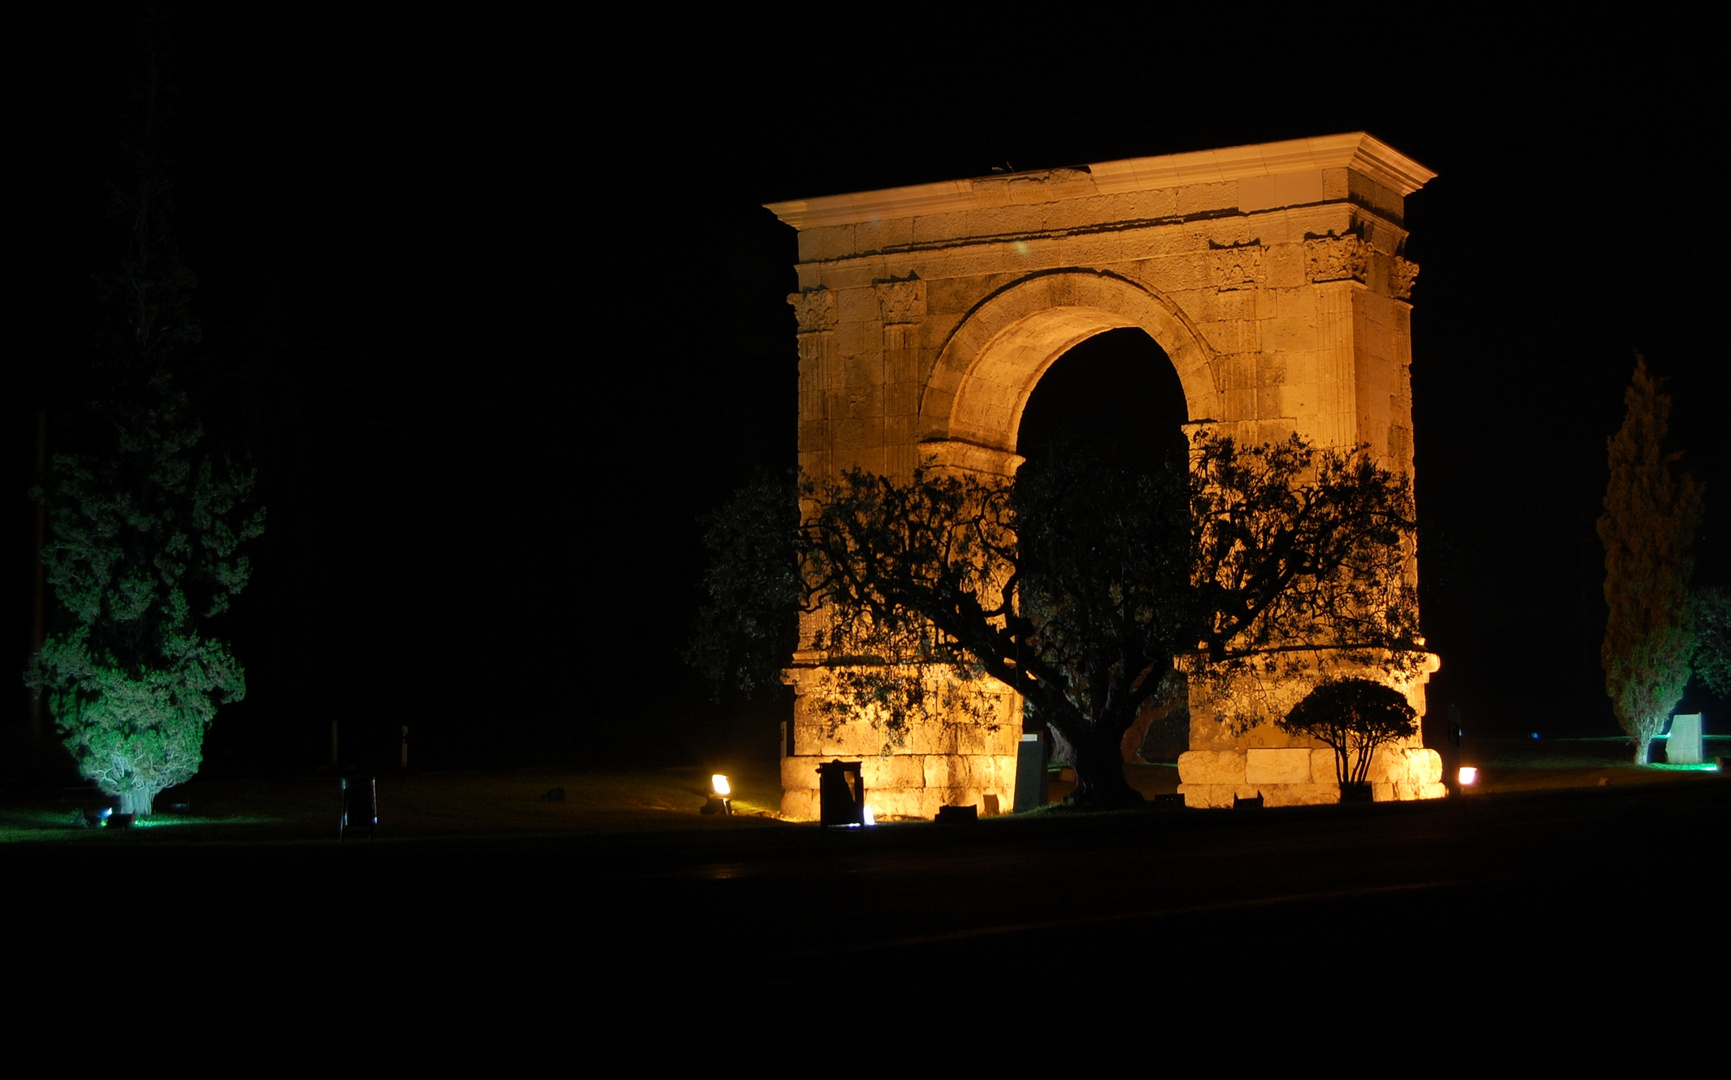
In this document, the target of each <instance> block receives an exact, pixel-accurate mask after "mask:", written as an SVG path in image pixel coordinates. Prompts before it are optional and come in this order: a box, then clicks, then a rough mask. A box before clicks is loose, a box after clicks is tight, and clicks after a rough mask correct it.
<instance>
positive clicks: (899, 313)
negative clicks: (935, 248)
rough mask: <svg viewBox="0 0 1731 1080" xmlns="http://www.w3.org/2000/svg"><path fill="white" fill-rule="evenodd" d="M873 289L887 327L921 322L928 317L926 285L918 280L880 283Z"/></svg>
mask: <svg viewBox="0 0 1731 1080" xmlns="http://www.w3.org/2000/svg"><path fill="white" fill-rule="evenodd" d="M872 288H873V290H874V291H875V292H876V293H877V298H878V311H879V312H881V313H882V315H883V323H884V325H885V326H899V325H901V324H903V323H914V322H919V321H920V320H921V319H923V318H925V317H926V283H925V282H923V281H921V280H919V279H918V278H910V279H909V280H907V281H880V282H878V283H877V284H876V285H874V286H872Z"/></svg>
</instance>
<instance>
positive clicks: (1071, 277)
mask: <svg viewBox="0 0 1731 1080" xmlns="http://www.w3.org/2000/svg"><path fill="white" fill-rule="evenodd" d="M1433 175H1434V174H1433V173H1432V172H1430V170H1428V169H1426V168H1424V167H1423V166H1421V165H1419V164H1418V163H1417V162H1414V161H1413V160H1411V159H1410V158H1407V157H1405V156H1404V155H1402V154H1400V153H1399V152H1398V151H1396V150H1394V149H1393V148H1392V147H1389V146H1388V145H1386V144H1385V143H1382V142H1380V141H1378V140H1377V139H1374V138H1372V137H1371V136H1369V135H1366V134H1364V133H1362V132H1358V133H1353V134H1347V135H1331V136H1325V137H1321V138H1314V139H1300V140H1294V141H1291V142H1278V143H1265V144H1262V145H1259V146H1240V147H1232V148H1229V149H1225V150H1211V151H1204V152H1200V153H1190V154H1174V155H1170V156H1166V157H1153V158H1135V159H1132V160H1128V161H1112V162H1104V163H1100V164H1095V165H1083V166H1077V167H1075V168H1066V169H1051V170H1045V171H1040V172H1027V173H1009V174H1000V175H994V176H989V177H981V178H977V179H972V180H954V181H947V182H944V183H937V184H923V185H918V186H914V187H905V188H892V189H889V190H885V191H870V192H861V193H857V194H852V195H837V196H830V197H826V198H819V199H809V200H799V201H793V202H784V203H776V204H773V205H772V206H770V207H769V209H771V210H772V211H774V212H775V214H776V215H777V216H778V217H779V218H780V219H781V220H782V221H784V222H786V223H787V224H789V225H792V226H793V227H794V228H796V229H798V230H799V264H798V271H799V292H797V293H795V294H794V295H793V296H791V297H790V298H789V300H790V302H791V303H792V304H793V306H794V310H795V313H796V316H797V320H798V334H799V364H800V367H799V459H800V465H801V467H802V468H803V469H804V470H805V472H806V473H807V475H809V476H810V477H812V478H814V479H817V480H820V481H821V480H825V479H830V478H833V477H836V476H838V475H840V474H841V473H842V472H844V471H845V470H847V469H850V468H853V467H860V468H864V469H867V470H870V471H874V472H878V473H882V474H885V475H888V476H891V477H895V478H906V477H909V476H910V475H911V474H912V472H913V469H914V467H915V465H916V464H917V463H921V462H928V461H935V462H936V463H938V464H939V465H941V466H945V467H948V468H952V469H960V470H968V471H973V472H978V473H983V474H989V475H993V476H1009V475H1012V474H1013V473H1014V471H1015V469H1016V466H1017V465H1018V464H1019V463H1020V460H1021V459H1020V457H1019V456H1018V455H1017V453H1016V434H1017V430H1018V426H1019V424H1020V420H1021V415H1022V410H1023V409H1024V407H1025V406H1026V404H1027V402H1028V397H1029V394H1030V393H1032V391H1033V389H1034V386H1035V384H1037V383H1038V382H1039V380H1040V377H1041V375H1042V374H1043V373H1044V372H1045V371H1046V369H1047V368H1048V367H1050V366H1051V364H1052V363H1053V362H1054V361H1055V360H1056V359H1057V358H1058V357H1060V356H1062V355H1063V354H1064V353H1065V352H1066V351H1067V350H1068V349H1070V348H1071V347H1073V346H1075V345H1076V344H1078V343H1080V342H1082V341H1084V340H1086V339H1088V338H1090V337H1092V336H1094V335H1095V334H1099V333H1102V332H1104V331H1107V330H1111V329H1115V328H1119V327H1136V328H1140V329H1141V330H1143V331H1145V332H1146V333H1147V334H1148V335H1149V337H1151V338H1153V340H1154V341H1155V342H1156V343H1157V344H1158V345H1159V346H1160V348H1161V349H1163V350H1164V351H1165V353H1166V355H1167V357H1168V358H1170V360H1171V361H1172V364H1173V365H1174V367H1176V369H1177V372H1178V377H1179V380H1180V382H1181V383H1182V385H1183V389H1184V397H1185V401H1186V404H1187V407H1188V410H1189V419H1190V425H1191V426H1192V427H1193V428H1196V427H1206V428H1211V429H1215V430H1219V431H1222V432H1224V433H1226V434H1230V435H1232V436H1234V437H1236V438H1238V439H1240V440H1241V441H1251V442H1261V441H1265V440H1273V439H1283V438H1285V437H1287V436H1288V435H1291V434H1293V433H1294V432H1296V433H1298V434H1300V435H1302V436H1304V437H1305V438H1307V439H1309V440H1310V441H1311V442H1312V443H1313V444H1315V445H1317V446H1319V447H1351V446H1355V445H1358V444H1360V443H1365V444H1368V445H1369V446H1370V447H1371V450H1372V452H1373V453H1374V454H1375V455H1376V456H1377V457H1378V458H1379V460H1380V463H1381V464H1383V465H1384V466H1386V467H1389V468H1392V469H1399V470H1403V471H1406V472H1407V473H1409V474H1410V472H1411V470H1412V400H1411V380H1410V377H1409V367H1410V363H1411V357H1412V352H1411V337H1410V313H1411V305H1410V303H1409V301H1408V298H1409V296H1410V294H1411V290H1412V285H1413V279H1414V277H1415V276H1416V274H1417V272H1418V268H1417V267H1416V266H1415V265H1414V264H1412V263H1410V262H1408V261H1407V260H1406V259H1404V258H1402V257H1401V250H1402V247H1403V245H1404V242H1405V240H1406V236H1407V233H1406V229H1405V226H1404V220H1403V219H1404V200H1405V198H1406V196H1408V195H1410V194H1412V193H1413V192H1414V191H1417V190H1418V189H1419V188H1420V187H1422V186H1423V185H1424V184H1425V182H1426V181H1428V180H1430V179H1431V177H1432V176H1433ZM807 640H809V638H807ZM822 660H823V657H822V656H820V655H818V654H816V653H814V652H812V651H809V650H807V651H802V652H800V653H798V654H796V655H795V657H794V661H793V665H792V667H790V668H789V669H788V672H787V678H788V680H789V681H790V682H791V683H792V684H793V686H794V687H795V692H796V695H797V697H796V701H797V704H796V708H795V715H794V720H793V722H792V725H791V730H790V731H789V733H788V737H787V739H786V740H785V745H784V748H783V752H784V755H785V756H784V758H783V763H782V784H783V789H784V796H783V800H782V812H783V814H784V815H785V816H787V817H790V818H796V819H801V818H807V819H808V818H814V817H816V815H817V781H818V774H817V765H818V764H819V763H820V762H822V761H827V760H829V759H831V758H834V757H849V758H855V759H859V760H861V762H862V779H863V781H864V783H865V786H866V789H867V792H868V802H869V803H870V804H871V805H872V806H873V808H874V810H875V811H876V812H877V813H878V814H880V815H908V816H916V815H917V816H921V817H930V816H932V815H933V814H935V813H936V811H937V809H938V808H939V807H942V806H946V805H968V804H974V805H979V806H981V807H982V809H984V810H986V811H988V812H989V811H990V810H991V808H992V807H994V806H996V807H999V808H1003V809H1008V808H1009V806H1010V805H1011V803H1012V800H1013V796H1014V790H1015V764H1016V757H1015V753H1016V748H1017V743H1018V742H1019V740H1020V736H1021V709H1020V702H1019V700H1018V699H1016V698H1015V697H1014V695H1012V694H1009V693H1008V692H1007V691H1006V692H1005V693H1004V695H1003V697H1002V699H1001V701H1000V705H999V707H1000V714H999V716H998V721H999V722H998V723H997V724H996V725H995V728H994V727H992V726H987V725H981V724H934V725H931V728H932V730H929V731H923V730H919V729H917V728H916V730H914V731H912V732H910V733H909V735H908V737H907V738H906V739H905V741H904V743H903V744H902V745H901V746H898V747H895V748H893V751H892V752H887V753H886V752H885V747H884V745H883V740H882V738H881V736H880V735H879V734H878V733H877V732H875V731H874V730H872V728H871V726H870V725H869V724H868V723H866V722H865V721H863V720H862V721H857V722H854V723H852V724H845V723H844V724H842V725H840V726H835V725H833V724H831V723H830V722H828V721H827V720H825V719H824V718H822V717H820V716H819V715H818V714H817V711H816V710H815V709H814V708H813V707H812V705H811V701H810V698H809V695H810V692H811V690H812V688H813V686H814V682H813V680H814V679H815V678H816V677H817V674H818V672H819V671H820V670H821V665H822ZM1198 689H1199V688H1193V691H1192V693H1193V700H1192V709H1191V713H1192V717H1193V720H1192V725H1191V733H1190V750H1189V752H1188V753H1186V754H1184V755H1183V757H1182V758H1180V760H1179V774H1180V778H1181V780H1182V783H1183V787H1182V790H1183V792H1184V796H1185V799H1186V802H1187V803H1188V804H1189V805H1191V806H1219V805H1231V803H1232V800H1233V798H1234V796H1252V795H1256V794H1259V793H1260V794H1261V795H1262V796H1263V797H1264V798H1265V800H1266V801H1267V803H1269V804H1279V803H1300V802H1323V801H1333V800H1334V799H1336V798H1338V794H1339V792H1338V787H1337V786H1336V784H1335V780H1334V765H1333V760H1332V755H1331V754H1330V752H1329V751H1326V750H1319V749H1317V748H1316V746H1315V745H1295V744H1294V742H1293V740H1291V739H1289V738H1288V737H1287V736H1285V735H1283V734H1282V733H1280V732H1279V731H1277V730H1276V729H1275V728H1274V727H1273V726H1272V725H1271V724H1270V723H1266V722H1265V723H1263V724H1261V725H1259V726H1257V727H1255V728H1253V729H1252V730H1250V731H1249V732H1248V733H1246V734H1242V735H1239V734H1234V733H1233V732H1232V731H1230V730H1229V729H1228V728H1226V727H1225V726H1223V725H1221V724H1219V723H1216V722H1215V721H1214V719H1213V717H1214V716H1215V715H1216V713H1217V711H1218V710H1217V709H1215V708H1212V707H1207V705H1206V703H1204V702H1199V701H1197V700H1196V699H1195V695H1196V693H1197V692H1198ZM1300 689H1302V688H1300ZM1405 689H1406V691H1407V693H1408V695H1409V697H1410V698H1411V700H1412V701H1413V703H1414V704H1415V705H1416V706H1417V707H1419V708H1420V710H1421V711H1422V708H1423V686H1422V679H1421V680H1420V681H1418V682H1415V683H1413V684H1410V685H1408V686H1406V687H1405ZM1296 692H1297V691H1295V693H1296ZM1267 719H1270V720H1271V719H1272V717H1268V718H1267ZM1440 778H1441V777H1440V762H1439V759H1438V758H1437V755H1436V754H1435V753H1434V752H1431V751H1426V750H1424V749H1422V747H1421V746H1419V745H1418V743H1417V741H1416V740H1415V741H1414V742H1413V743H1412V744H1411V745H1405V746H1399V747H1395V748H1393V749H1392V750H1389V751H1385V752H1383V753H1382V756H1381V758H1380V759H1379V760H1378V762H1377V763H1376V766H1375V768H1374V770H1373V774H1372V779H1373V781H1374V782H1375V784H1376V794H1377V797H1378V798H1384V799H1387V798H1421V797H1431V796H1435V795H1440V794H1441V793H1442V791H1443V788H1442V785H1441V784H1440V783H1439V781H1440Z"/></svg>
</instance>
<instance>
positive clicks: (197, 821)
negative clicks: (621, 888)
mask: <svg viewBox="0 0 1731 1080" xmlns="http://www.w3.org/2000/svg"><path fill="white" fill-rule="evenodd" d="M1707 742H1708V745H1707V756H1708V758H1709V759H1711V758H1713V757H1715V756H1718V755H1723V754H1725V753H1726V752H1727V750H1731V738H1726V737H1722V736H1721V737H1710V738H1709V739H1708V740H1707ZM1662 745H1663V744H1655V751H1654V756H1655V757H1662V756H1663V751H1662V750H1661V749H1660V747H1661V746H1662ZM1629 756H1630V751H1629V746H1628V743H1627V742H1626V741H1625V740H1623V739H1621V738H1615V737H1612V738H1599V739H1541V740H1518V739H1511V740H1503V741H1488V740H1477V741H1469V743H1468V745H1467V746H1466V747H1464V748H1463V750H1462V755H1461V760H1462V762H1463V763H1464V764H1472V765H1477V766H1478V768H1479V782H1478V784H1477V785H1476V786H1475V787H1473V788H1471V789H1469V792H1468V794H1469V796H1470V797H1482V796H1486V795H1495V794H1500V793H1508V792H1519V791H1536V790H1548V789H1556V788H1570V787H1600V786H1606V785H1612V784H1615V785H1627V784H1671V783H1700V782H1711V781H1712V780H1714V779H1715V778H1716V777H1717V775H1718V774H1716V773H1713V772H1710V771H1704V770H1703V769H1702V768H1701V767H1699V766H1694V767H1691V766H1671V765H1662V764H1661V765H1649V766H1646V767H1637V766H1635V765H1633V764H1631V763H1630V761H1629ZM731 769H732V771H730V772H729V774H728V775H729V778H730V781H731V783H732V786H733V791H734V796H733V816H732V817H730V818H722V817H720V816H718V815H704V814H702V813H701V812H700V811H701V810H702V808H703V806H704V804H705V802H706V800H707V795H708V786H709V775H708V773H707V772H706V771H704V770H703V769H702V768H699V767H697V766H668V767H652V766H635V767H620V768H614V769H586V770H580V769H558V768H547V769H524V770H516V771H488V772H430V773H421V772H408V773H396V772H384V773H380V774H378V776H377V790H378V812H379V820H380V826H379V831H378V836H379V837H380V838H386V839H389V838H434V837H441V836H464V835H476V834H491V835H536V834H553V833H575V834H602V833H626V832H640V831H645V830H678V829H703V828H711V829H713V828H762V827H774V826H777V825H779V824H780V823H779V822H778V821H777V819H776V816H775V815H776V812H777V810H778V808H779V806H780V803H781V786H780V775H779V768H778V764H777V762H775V761H773V760H769V761H763V762H756V763H751V764H747V765H743V766H742V765H738V764H736V765H734V766H732V767H731ZM1126 773H1127V776H1128V778H1129V780H1130V782H1131V784H1132V785H1133V786H1134V787H1136V788H1137V789H1138V790H1140V791H1141V792H1142V793H1143V794H1144V795H1147V796H1149V797H1150V798H1152V797H1153V796H1155V795H1159V794H1167V793H1171V792H1173V791H1175V790H1176V789H1177V785H1178V770H1177V768H1176V767H1175V766H1173V765H1170V764H1165V765H1162V764H1151V765H1131V766H1126ZM1072 786H1073V785H1071V784H1067V783H1065V782H1063V780H1062V779H1060V778H1058V777H1057V776H1056V775H1055V776H1054V778H1053V780H1052V782H1051V784H1050V797H1051V799H1052V800H1053V801H1057V800H1060V799H1062V798H1063V797H1064V796H1065V795H1066V794H1068V792H1069V790H1070V788H1071V787H1072ZM560 792H562V797H548V796H550V795H558V793H560ZM340 798H341V797H340V794H339V789H338V781H337V778H336V777H335V776H333V775H322V774H321V775H312V776H307V777H300V778H294V779H286V780H256V781H248V780H228V781H214V780H213V781H194V782H193V783H191V784H188V785H186V786H185V787H182V788H177V789H171V790H170V791H168V792H166V793H164V795H163V796H162V797H160V798H159V799H158V800H157V809H158V813H157V815H156V816H154V817H153V818H151V819H150V820H149V822H148V823H146V824H144V825H142V826H139V827H135V829H133V830H131V831H122V830H108V829H75V828H73V827H71V822H72V820H73V818H74V817H75V816H76V815H77V813H78V811H79V810H80V809H81V808H83V809H90V810H94V809H96V808H97V807H99V806H102V805H103V804H104V802H105V800H104V799H103V798H102V797H101V796H100V795H98V794H96V793H95V792H94V790H92V789H88V788H67V789H62V790H58V791H53V792H43V791H40V790H37V791H21V790H11V791H0V842H19V841H23V842H29V841H40V840H56V841H67V840H73V841H77V842H80V843H84V842H91V843H108V842H120V841H121V838H122V837H131V841H130V842H138V841H140V840H143V841H145V842H154V841H159V840H160V841H164V842H180V841H187V840H240V839H247V840H252V839H257V840H320V839H325V838H334V837H335V835H336V832H337V821H338V815H339V812H340V808H341V801H340ZM176 804H184V809H179V808H177V807H176ZM357 816H358V815H357ZM350 835H351V836H353V835H354V834H353V833H352V832H351V834H350ZM363 835H364V834H363Z"/></svg>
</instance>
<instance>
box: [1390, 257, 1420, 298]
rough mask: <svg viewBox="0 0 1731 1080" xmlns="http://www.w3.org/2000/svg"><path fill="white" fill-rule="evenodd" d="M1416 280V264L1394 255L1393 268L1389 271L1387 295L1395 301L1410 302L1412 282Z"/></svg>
mask: <svg viewBox="0 0 1731 1080" xmlns="http://www.w3.org/2000/svg"><path fill="white" fill-rule="evenodd" d="M1417 278H1418V263H1415V262H1412V261H1411V260H1408V259H1403V258H1401V257H1400V256H1399V255H1396V256H1395V257H1394V266H1393V267H1392V268H1391V269H1390V270H1389V275H1388V290H1389V294H1390V295H1391V296H1393V297H1394V298H1395V299H1396V300H1410V299H1411V298H1412V286H1413V282H1414V281H1415V280H1416V279H1417Z"/></svg>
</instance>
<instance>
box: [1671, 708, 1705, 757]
mask: <svg viewBox="0 0 1731 1080" xmlns="http://www.w3.org/2000/svg"><path fill="white" fill-rule="evenodd" d="M1665 760H1666V761H1668V762H1670V763H1671V764H1672V765H1699V764H1701V714H1700V713H1678V714H1677V715H1676V716H1673V717H1671V736H1670V738H1668V739H1666V740H1665Z"/></svg>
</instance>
